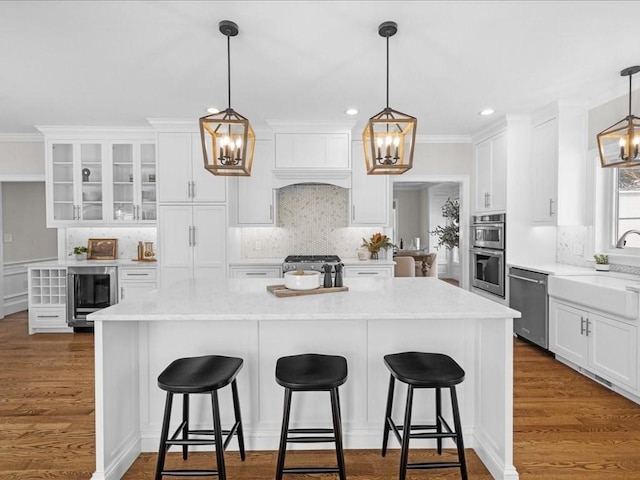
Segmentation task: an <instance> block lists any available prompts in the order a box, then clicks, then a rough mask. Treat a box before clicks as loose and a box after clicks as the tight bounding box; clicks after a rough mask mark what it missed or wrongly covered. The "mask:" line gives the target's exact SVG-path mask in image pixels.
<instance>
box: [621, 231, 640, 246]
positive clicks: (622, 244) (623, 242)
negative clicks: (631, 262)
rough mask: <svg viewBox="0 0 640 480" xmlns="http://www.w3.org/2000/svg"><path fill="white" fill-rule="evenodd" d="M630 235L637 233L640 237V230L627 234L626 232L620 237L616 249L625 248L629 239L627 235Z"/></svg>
mask: <svg viewBox="0 0 640 480" xmlns="http://www.w3.org/2000/svg"><path fill="white" fill-rule="evenodd" d="M630 233H636V234H638V235H640V230H627V231H626V232H624V233H623V234H622V236H621V237H620V239H619V240H618V243H616V248H624V246H625V244H626V243H627V241H626V240H625V239H626V238H627V235H629V234H630Z"/></svg>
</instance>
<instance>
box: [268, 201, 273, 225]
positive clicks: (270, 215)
mask: <svg viewBox="0 0 640 480" xmlns="http://www.w3.org/2000/svg"><path fill="white" fill-rule="evenodd" d="M269 220H271V221H272V222H273V203H272V204H271V205H269Z"/></svg>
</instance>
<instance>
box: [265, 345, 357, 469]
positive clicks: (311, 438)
mask: <svg viewBox="0 0 640 480" xmlns="http://www.w3.org/2000/svg"><path fill="white" fill-rule="evenodd" d="M276 381H277V382H278V383H279V384H280V385H282V386H283V387H284V388H285V393H284V413H283V416H282V431H281V433H280V449H279V450H278V465H277V469H276V480H282V475H283V474H284V473H338V474H339V476H340V480H346V478H347V477H346V472H345V465H344V451H343V448H342V420H341V415H340V399H339V397H338V387H339V386H340V385H342V384H343V383H344V382H346V381H347V360H346V359H345V358H344V357H340V356H333V355H320V354H303V355H293V356H289V357H281V358H279V359H278V361H277V362H276ZM316 391H329V392H330V395H331V416H332V418H333V429H331V428H292V429H290V428H289V416H290V413H291V396H292V392H316ZM290 434H291V435H290ZM300 434H302V435H303V436H299V435H300ZM305 434H306V435H305ZM327 434H330V435H331V436H327ZM325 442H333V443H335V447H336V457H337V461H338V466H337V467H289V468H285V466H284V460H285V455H286V450H287V443H325Z"/></svg>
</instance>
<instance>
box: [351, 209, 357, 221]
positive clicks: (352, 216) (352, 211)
mask: <svg viewBox="0 0 640 480" xmlns="http://www.w3.org/2000/svg"><path fill="white" fill-rule="evenodd" d="M355 219H356V206H355V205H351V221H354V220H355Z"/></svg>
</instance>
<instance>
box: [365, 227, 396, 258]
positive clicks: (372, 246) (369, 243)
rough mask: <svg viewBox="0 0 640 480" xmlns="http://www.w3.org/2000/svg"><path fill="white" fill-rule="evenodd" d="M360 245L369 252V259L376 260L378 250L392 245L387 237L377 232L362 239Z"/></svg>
mask: <svg viewBox="0 0 640 480" xmlns="http://www.w3.org/2000/svg"><path fill="white" fill-rule="evenodd" d="M362 246H363V247H365V248H366V249H367V250H369V252H370V253H371V260H377V259H378V255H379V254H380V250H386V249H388V248H393V247H394V245H393V243H391V240H389V237H387V236H386V235H384V234H382V233H380V232H378V233H374V234H373V235H372V236H371V238H370V239H369V240H365V239H364V238H363V239H362Z"/></svg>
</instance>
